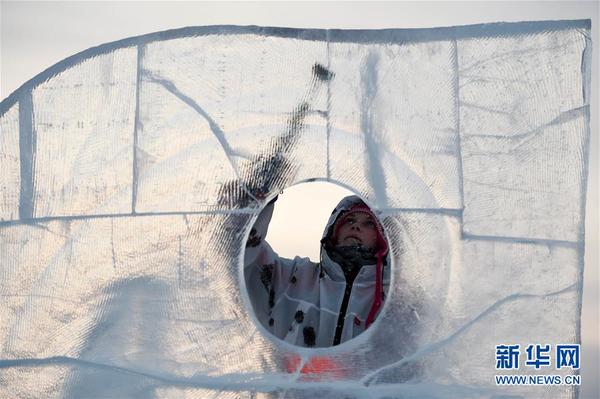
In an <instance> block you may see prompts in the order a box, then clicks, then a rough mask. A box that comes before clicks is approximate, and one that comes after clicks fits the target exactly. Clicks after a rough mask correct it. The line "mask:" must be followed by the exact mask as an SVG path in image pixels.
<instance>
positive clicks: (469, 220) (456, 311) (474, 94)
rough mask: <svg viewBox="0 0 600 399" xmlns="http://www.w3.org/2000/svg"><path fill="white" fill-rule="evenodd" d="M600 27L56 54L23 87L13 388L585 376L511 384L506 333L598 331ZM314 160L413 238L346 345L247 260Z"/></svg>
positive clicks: (355, 386)
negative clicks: (270, 204) (273, 319)
mask: <svg viewBox="0 0 600 399" xmlns="http://www.w3.org/2000/svg"><path fill="white" fill-rule="evenodd" d="M589 51H590V39H589V21H562V22H535V23H516V24H491V25H478V26H468V27H458V28H443V29H423V30H383V31H336V30H331V31H325V30H295V29H279V28H257V27H246V28H242V27H209V28H186V29H182V30H176V31H169V32H162V33H157V34H152V35H147V36H142V37H138V38H133V39H127V40H124V41H121V42H117V43H111V44H108V45H104V46H101V47H99V48H94V49H90V50H88V51H86V52H83V53H82V54H79V55H76V56H74V57H72V58H70V59H67V60H65V61H63V62H62V63H59V64H57V65H56V66H55V67H53V68H52V69H51V70H49V71H47V72H45V73H43V74H41V75H39V76H37V77H35V78H33V79H32V80H31V81H30V82H28V83H27V84H26V85H24V86H23V87H22V88H20V89H19V90H18V91H16V92H15V93H13V94H12V95H11V96H10V97H9V98H7V99H5V100H4V101H3V102H2V104H1V106H0V128H1V131H0V144H1V145H0V169H1V170H2V174H1V175H0V183H1V186H2V190H1V192H0V237H1V238H0V243H1V246H0V256H1V260H2V263H1V265H0V296H1V297H2V301H1V302H0V370H1V372H0V397H28V398H29V397H39V398H45V397H82V396H92V397H144V398H148V397H161V398H162V397H176V398H181V397H187V398H205V397H223V398H228V397H236V398H237V397H249V398H250V397H290V398H293V397H314V396H317V397H319V396H322V397H372V398H376V397H405V396H416V397H422V396H427V395H430V396H429V397H440V398H448V397H460V398H465V397H489V398H493V397H502V396H503V395H512V396H511V397H532V396H535V397H552V398H557V397H564V398H569V397H573V396H575V395H576V394H577V391H576V389H575V388H572V387H565V386H563V387H545V388H544V387H497V386H495V384H494V380H493V375H494V374H496V373H497V371H496V370H495V368H494V367H495V350H494V346H495V345H498V344H502V343H519V344H521V345H525V344H528V343H543V344H552V345H556V344H558V343H578V342H579V340H580V337H579V324H580V307H581V290H582V286H583V284H582V276H583V242H584V234H583V220H584V209H585V204H584V193H585V187H586V179H587V153H588V140H589V134H590V132H589V105H588V100H589V65H590V58H589V57H590V55H589ZM308 179H324V180H329V181H332V182H338V183H340V184H343V185H345V186H347V187H350V188H352V189H353V190H354V191H356V192H357V193H358V194H360V195H362V196H363V197H364V198H366V199H367V200H368V201H369V202H370V203H371V204H372V205H373V206H374V207H376V208H378V209H379V210H380V211H382V213H383V215H384V225H385V227H386V232H387V235H388V237H389V240H390V243H391V249H392V258H393V265H392V266H393V269H392V275H393V276H392V278H393V279H392V287H391V290H390V294H389V297H388V298H387V300H386V304H385V307H384V309H383V311H382V314H381V315H380V316H379V318H378V319H377V321H376V323H375V324H374V325H373V326H372V327H371V328H370V329H369V330H368V331H367V332H366V333H364V334H362V335H361V336H359V337H357V338H356V339H354V340H352V341H349V342H347V343H344V344H342V345H340V346H338V347H335V348H330V349H313V350H310V349H301V348H296V347H293V346H290V345H286V344H284V343H282V342H280V341H278V340H276V339H274V338H272V337H270V336H268V335H267V333H266V332H265V331H264V330H263V329H262V328H261V327H260V326H258V325H257V323H256V322H255V319H254V316H253V315H252V313H251V311H250V310H249V309H251V307H250V304H249V303H248V297H247V295H246V294H245V292H244V287H243V286H242V283H241V281H243V279H242V278H241V271H240V268H241V262H242V258H243V248H244V246H245V240H246V237H247V235H248V232H249V228H250V226H251V225H252V223H253V221H254V219H255V217H256V214H257V212H258V211H259V210H260V208H261V207H262V206H263V205H264V202H263V200H262V199H260V198H262V197H261V196H260V195H258V194H264V192H267V193H270V194H275V193H277V192H278V191H279V190H280V189H282V188H285V187H287V186H289V185H291V184H294V183H297V182H300V181H305V180H308ZM315 364H316V365H320V366H315ZM315 368H320V372H318V373H315V372H314V370H315ZM523 372H530V371H523ZM534 372H535V373H537V374H540V373H549V374H570V370H567V371H563V370H554V369H552V370H549V371H548V370H542V371H534Z"/></svg>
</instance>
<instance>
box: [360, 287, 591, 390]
mask: <svg viewBox="0 0 600 399" xmlns="http://www.w3.org/2000/svg"><path fill="white" fill-rule="evenodd" d="M578 286H579V284H578V283H573V284H571V285H569V286H568V287H566V288H563V289H561V290H559V291H555V292H550V293H547V294H519V293H517V294H512V295H508V296H506V297H504V298H502V299H500V300H498V301H496V302H495V303H493V304H492V305H491V306H489V307H488V308H487V309H485V310H484V311H483V312H481V313H479V314H478V315H477V316H475V317H474V318H473V319H472V320H471V321H469V322H468V323H466V324H465V325H463V326H462V327H460V328H459V329H458V330H456V331H455V332H454V333H452V334H451V335H449V336H448V337H446V338H444V339H442V340H440V341H437V342H433V343H431V344H429V345H426V346H424V347H422V348H420V349H418V350H417V351H416V352H415V353H413V354H412V355H410V356H407V357H405V358H403V359H400V360H399V361H397V362H394V363H391V364H388V365H386V366H384V367H381V368H379V369H377V370H374V371H372V372H371V373H369V374H367V375H365V376H364V377H363V378H361V380H360V382H361V383H363V384H365V385H367V386H369V385H370V384H371V382H372V381H376V379H377V376H378V375H379V374H380V373H382V372H384V371H386V370H391V369H394V368H397V367H400V366H402V365H404V364H407V363H409V362H412V361H415V360H418V359H420V358H422V357H424V356H425V355H427V354H429V353H431V352H433V351H436V350H438V349H441V348H443V347H444V346H446V345H448V344H450V343H452V342H453V341H455V340H456V339H457V338H458V337H459V336H460V335H462V334H463V333H464V332H465V331H467V330H468V329H469V328H470V327H471V326H472V325H474V324H475V323H477V322H478V321H480V320H482V319H483V318H485V317H486V316H488V315H490V314H491V313H492V312H494V311H495V310H497V309H499V308H500V307H501V306H503V305H505V304H507V303H510V302H513V301H517V300H520V299H527V298H548V297H552V296H558V295H561V294H564V293H566V292H570V291H574V290H577V288H578Z"/></svg>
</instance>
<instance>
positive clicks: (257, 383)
mask: <svg viewBox="0 0 600 399" xmlns="http://www.w3.org/2000/svg"><path fill="white" fill-rule="evenodd" d="M52 366H71V367H79V368H84V369H85V368H88V369H94V370H96V371H104V372H109V373H117V374H121V375H128V376H130V377H132V378H136V377H137V378H147V379H151V380H153V381H157V382H160V383H162V384H164V385H167V386H174V387H181V388H199V389H210V390H218V391H228V392H239V391H250V392H274V393H281V392H282V391H284V392H286V391H288V390H291V389H303V390H306V391H311V390H314V391H319V392H322V391H323V390H328V391H332V392H339V393H343V394H346V395H349V397H367V398H384V397H390V396H394V397H396V396H397V395H398V394H400V393H404V394H407V395H408V396H410V397H416V396H423V395H424V394H425V395H426V394H427V392H429V393H430V394H431V395H432V397H437V396H438V395H442V394H443V396H444V397H445V398H460V399H464V398H476V397H481V396H482V395H485V394H488V395H489V394H490V393H491V392H492V390H490V389H486V388H474V387H470V386H464V385H458V384H454V385H453V384H433V383H430V382H427V383H398V384H380V385H372V386H366V385H365V384H362V383H360V382H357V381H351V380H340V381H303V382H298V381H297V380H296V379H295V378H294V374H286V373H277V374H269V375H265V374H259V373H231V374H223V375H220V376H209V375H199V374H195V375H193V376H191V377H179V376H174V375H169V374H158V373H152V372H149V371H143V370H136V369H133V368H128V367H122V366H116V365H110V364H105V363H100V362H93V361H88V360H84V359H77V358H73V357H68V356H53V357H47V358H22V359H3V360H0V369H3V368H11V367H20V368H23V367H30V368H35V367H52Z"/></svg>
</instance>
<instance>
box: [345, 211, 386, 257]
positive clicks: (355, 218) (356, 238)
mask: <svg viewBox="0 0 600 399" xmlns="http://www.w3.org/2000/svg"><path fill="white" fill-rule="evenodd" d="M338 223H341V225H340V227H339V229H338V231H337V242H336V245H337V246H349V245H362V246H363V247H367V248H370V249H373V248H375V245H376V244H377V222H376V221H375V220H373V218H372V217H371V215H369V214H368V213H364V212H352V213H350V214H349V215H347V216H345V217H343V218H342V219H341V220H340V221H339V222H338Z"/></svg>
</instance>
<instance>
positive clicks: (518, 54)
mask: <svg viewBox="0 0 600 399" xmlns="http://www.w3.org/2000/svg"><path fill="white" fill-rule="evenodd" d="M580 40H581V39H580V38H578V39H575V40H569V41H566V42H564V43H562V44H559V45H556V46H548V47H542V48H540V47H531V48H526V49H521V50H514V51H507V52H504V53H501V54H498V55H496V56H494V57H490V58H486V59H483V60H481V61H478V62H475V63H473V64H472V65H469V66H467V67H465V68H463V69H461V70H459V74H460V75H463V74H464V73H465V72H468V71H471V70H473V69H477V68H478V67H479V66H481V65H486V64H488V63H490V62H493V61H501V60H504V59H505V58H515V59H516V58H528V57H530V54H532V53H533V54H535V53H545V52H552V51H555V50H563V49H568V48H571V47H572V45H573V44H575V43H577V42H579V41H580Z"/></svg>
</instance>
